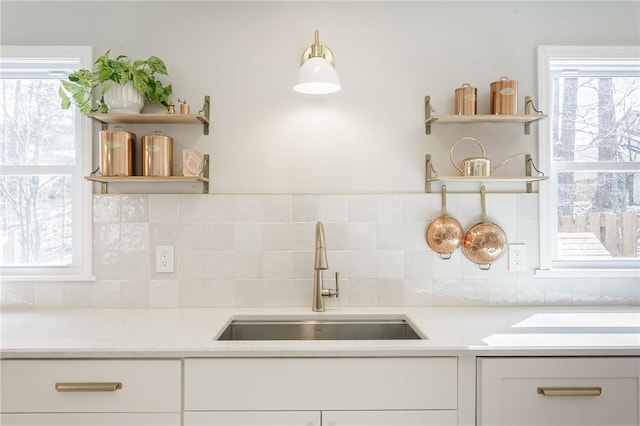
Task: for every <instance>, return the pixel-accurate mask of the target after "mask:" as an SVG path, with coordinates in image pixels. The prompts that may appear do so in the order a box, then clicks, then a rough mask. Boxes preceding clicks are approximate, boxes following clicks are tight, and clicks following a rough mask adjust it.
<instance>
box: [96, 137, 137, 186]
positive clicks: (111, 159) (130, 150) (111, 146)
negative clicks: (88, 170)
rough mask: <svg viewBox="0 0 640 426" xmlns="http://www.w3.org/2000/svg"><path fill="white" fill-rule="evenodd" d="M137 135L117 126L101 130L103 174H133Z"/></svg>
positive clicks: (101, 168) (101, 165)
mask: <svg viewBox="0 0 640 426" xmlns="http://www.w3.org/2000/svg"><path fill="white" fill-rule="evenodd" d="M135 142H136V135H135V134H133V133H131V132H126V131H124V130H122V127H116V128H115V129H114V130H101V131H100V173H101V174H102V176H132V175H133V164H134V163H133V162H134V151H135Z"/></svg>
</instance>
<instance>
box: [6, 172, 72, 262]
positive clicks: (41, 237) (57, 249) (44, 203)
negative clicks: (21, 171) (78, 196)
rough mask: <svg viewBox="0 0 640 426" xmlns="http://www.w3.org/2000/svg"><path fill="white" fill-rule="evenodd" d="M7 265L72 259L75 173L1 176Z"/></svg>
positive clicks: (68, 260)
mask: <svg viewBox="0 0 640 426" xmlns="http://www.w3.org/2000/svg"><path fill="white" fill-rule="evenodd" d="M0 190H1V197H0V208H2V212H3V214H2V217H3V218H4V219H3V221H2V224H1V226H0V230H1V232H2V246H1V247H2V248H1V257H2V259H1V261H2V265H3V266H21V265H29V266H36V265H47V266H65V265H69V264H70V263H71V249H72V241H71V213H72V203H71V176H70V175H59V176H51V175H39V176H36V175H31V176H2V177H1V178H0Z"/></svg>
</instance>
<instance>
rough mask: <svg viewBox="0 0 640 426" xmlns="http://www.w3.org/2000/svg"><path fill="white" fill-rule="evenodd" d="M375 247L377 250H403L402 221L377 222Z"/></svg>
mask: <svg viewBox="0 0 640 426" xmlns="http://www.w3.org/2000/svg"><path fill="white" fill-rule="evenodd" d="M376 248H377V249H378V250H403V249H404V223H403V222H378V224H377V226H376Z"/></svg>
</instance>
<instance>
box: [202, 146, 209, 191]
mask: <svg viewBox="0 0 640 426" xmlns="http://www.w3.org/2000/svg"><path fill="white" fill-rule="evenodd" d="M209 165H210V162H209V154H205V155H204V164H203V165H202V175H203V176H204V177H205V178H206V181H205V182H203V184H202V193H203V194H208V193H209Z"/></svg>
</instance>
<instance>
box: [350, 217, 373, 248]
mask: <svg viewBox="0 0 640 426" xmlns="http://www.w3.org/2000/svg"><path fill="white" fill-rule="evenodd" d="M347 233H348V237H349V249H350V250H375V249H376V242H377V236H376V223H375V222H349V224H348V227H347Z"/></svg>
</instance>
